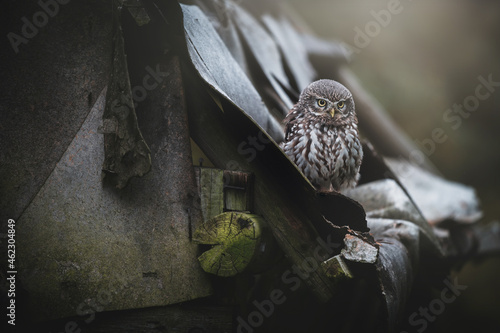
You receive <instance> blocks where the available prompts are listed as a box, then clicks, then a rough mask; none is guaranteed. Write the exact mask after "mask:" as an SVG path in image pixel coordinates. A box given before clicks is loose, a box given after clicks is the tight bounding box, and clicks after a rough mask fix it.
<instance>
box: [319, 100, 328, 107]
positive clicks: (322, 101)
mask: <svg viewBox="0 0 500 333" xmlns="http://www.w3.org/2000/svg"><path fill="white" fill-rule="evenodd" d="M317 103H318V106H320V107H324V106H325V105H326V101H325V100H324V99H321V98H320V99H318V102H317Z"/></svg>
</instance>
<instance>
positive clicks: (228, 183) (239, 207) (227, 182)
mask: <svg viewBox="0 0 500 333" xmlns="http://www.w3.org/2000/svg"><path fill="white" fill-rule="evenodd" d="M224 209H225V210H226V211H232V210H234V211H249V212H250V211H252V210H253V174H251V173H248V172H241V171H229V170H224Z"/></svg>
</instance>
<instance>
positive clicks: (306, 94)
mask: <svg viewBox="0 0 500 333" xmlns="http://www.w3.org/2000/svg"><path fill="white" fill-rule="evenodd" d="M284 123H285V127H286V128H285V131H286V133H285V141H283V142H282V143H281V148H282V149H283V150H284V151H285V153H286V154H287V155H288V156H289V157H290V159H291V160H292V161H293V162H295V164H297V166H298V167H299V169H300V170H301V171H302V172H303V173H304V175H305V176H306V177H307V178H308V179H309V180H310V181H311V183H312V184H313V185H314V186H316V188H317V189H318V190H321V191H331V190H332V189H333V190H336V191H339V190H342V189H345V188H350V187H354V186H356V184H357V182H358V180H359V169H360V166H361V160H362V159H363V150H362V147H361V143H360V141H359V137H358V125H357V124H358V120H357V117H356V113H355V109H354V101H353V99H352V95H351V93H350V92H349V90H348V89H347V88H345V87H344V86H343V85H341V84H340V83H338V82H336V81H333V80H319V81H315V82H313V83H311V84H310V85H309V86H308V87H307V88H306V89H304V91H303V92H302V93H301V95H300V98H299V101H298V102H297V104H295V105H294V107H293V108H292V109H291V110H290V112H289V113H288V115H287V116H286V118H285V120H284Z"/></svg>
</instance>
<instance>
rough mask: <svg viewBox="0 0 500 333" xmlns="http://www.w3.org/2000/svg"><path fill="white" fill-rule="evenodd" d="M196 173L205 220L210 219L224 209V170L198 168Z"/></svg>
mask: <svg viewBox="0 0 500 333" xmlns="http://www.w3.org/2000/svg"><path fill="white" fill-rule="evenodd" d="M196 174H197V180H198V193H199V195H200V200H201V210H202V213H203V220H204V221H208V220H210V219H211V218H213V217H214V216H217V215H219V214H221V213H222V212H223V211H224V171H223V170H220V169H214V168H196Z"/></svg>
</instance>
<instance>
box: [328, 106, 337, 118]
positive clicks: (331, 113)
mask: <svg viewBox="0 0 500 333" xmlns="http://www.w3.org/2000/svg"><path fill="white" fill-rule="evenodd" d="M328 113H329V114H330V116H332V118H333V116H334V115H335V110H334V109H333V108H331V109H330V111H328Z"/></svg>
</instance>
